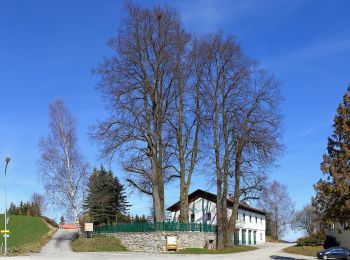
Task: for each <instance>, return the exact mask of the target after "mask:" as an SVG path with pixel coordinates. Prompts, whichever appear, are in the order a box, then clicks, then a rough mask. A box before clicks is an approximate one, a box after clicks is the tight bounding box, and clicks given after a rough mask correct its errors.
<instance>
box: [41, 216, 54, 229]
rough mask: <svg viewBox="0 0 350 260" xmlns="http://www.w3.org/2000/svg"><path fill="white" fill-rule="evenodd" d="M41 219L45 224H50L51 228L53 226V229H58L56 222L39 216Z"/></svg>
mask: <svg viewBox="0 0 350 260" xmlns="http://www.w3.org/2000/svg"><path fill="white" fill-rule="evenodd" d="M41 217H42V219H43V220H45V221H46V223H48V224H50V225H51V226H53V227H55V228H58V225H57V223H56V221H54V220H53V219H51V218H48V217H45V216H41Z"/></svg>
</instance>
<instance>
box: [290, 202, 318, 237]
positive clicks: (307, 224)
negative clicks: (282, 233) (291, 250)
mask: <svg viewBox="0 0 350 260" xmlns="http://www.w3.org/2000/svg"><path fill="white" fill-rule="evenodd" d="M315 210H316V209H315V208H314V207H313V206H312V205H311V204H307V205H305V206H304V207H303V208H302V209H301V210H298V211H297V212H296V213H295V216H294V218H293V220H292V223H291V228H292V229H294V230H301V231H304V232H305V233H306V235H308V236H310V235H312V234H313V233H314V232H315V231H316V228H317V223H318V222H317V221H318V217H317V215H316V213H315Z"/></svg>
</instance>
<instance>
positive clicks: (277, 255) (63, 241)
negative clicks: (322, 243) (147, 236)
mask: <svg viewBox="0 0 350 260" xmlns="http://www.w3.org/2000/svg"><path fill="white" fill-rule="evenodd" d="M76 235H77V233H76V231H71V230H58V231H57V232H56V234H55V236H54V237H53V239H52V240H51V241H50V242H49V243H48V244H47V245H46V246H44V247H43V249H42V250H41V252H40V253H39V254H32V255H29V256H16V257H11V259H13V260H17V259H18V260H20V259H21V260H24V259H27V260H43V259H62V260H71V259H74V260H96V259H102V260H109V259H110V260H112V259H113V260H115V259H118V260H119V259H122V260H129V259H130V260H131V259H143V260H159V259H167V260H180V259H181V260H182V259H189V260H192V259H193V260H194V259H196V260H197V259H198V258H199V257H200V258H201V259H220V260H226V259H231V260H232V259H240V260H309V259H315V257H307V256H296V255H292V254H287V253H284V252H282V251H281V250H282V249H283V248H285V247H288V246H291V244H284V243H266V244H264V245H261V246H259V249H257V250H254V251H250V252H242V253H236V254H224V255H180V254H152V253H135V252H123V253H118V252H116V253H74V252H72V250H71V247H70V243H71V241H72V239H74V237H75V236H76Z"/></svg>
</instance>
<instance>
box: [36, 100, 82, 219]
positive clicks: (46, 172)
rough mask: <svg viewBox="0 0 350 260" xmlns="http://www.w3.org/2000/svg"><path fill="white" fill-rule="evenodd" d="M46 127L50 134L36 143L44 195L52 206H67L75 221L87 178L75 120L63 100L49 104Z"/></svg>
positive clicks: (65, 207)
mask: <svg viewBox="0 0 350 260" xmlns="http://www.w3.org/2000/svg"><path fill="white" fill-rule="evenodd" d="M49 128H50V134H49V135H48V136H46V137H44V138H42V139H41V140H40V142H39V147H40V154H41V158H40V160H39V164H40V169H41V173H42V175H41V177H42V181H43V184H44V188H45V194H47V199H48V200H49V201H50V202H51V203H52V204H53V205H55V206H57V207H60V208H64V209H66V210H67V212H68V213H69V216H71V217H72V218H74V221H75V220H76V219H77V217H78V213H79V210H80V208H81V201H82V194H83V190H84V186H85V184H86V180H87V164H86V163H85V162H84V160H83V158H82V155H81V154H80V152H79V149H78V142H77V137H76V120H75V119H74V118H73V116H72V115H71V113H70V111H69V110H68V108H67V107H66V106H65V105H64V103H63V101H62V100H56V101H54V102H52V103H51V104H50V106H49ZM72 220H73V219H72Z"/></svg>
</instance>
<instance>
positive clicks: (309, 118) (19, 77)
mask: <svg viewBox="0 0 350 260" xmlns="http://www.w3.org/2000/svg"><path fill="white" fill-rule="evenodd" d="M134 2H135V3H138V4H141V5H143V6H145V3H147V6H153V5H155V4H159V3H161V4H162V3H168V4H173V5H174V6H175V7H176V8H177V9H178V10H179V12H180V15H181V17H182V19H183V23H184V25H185V27H186V28H187V30H189V31H191V32H195V33H207V32H215V31H218V30H220V31H222V32H223V33H224V34H225V35H229V34H233V35H235V36H236V39H237V41H238V42H239V43H241V45H242V47H243V49H244V51H245V52H246V53H247V54H248V55H249V56H250V57H252V58H254V59H256V60H258V61H259V62H260V63H261V64H262V66H263V67H265V68H266V69H268V70H269V71H270V72H272V73H274V74H275V75H276V77H277V78H278V79H280V81H281V82H282V92H283V95H284V97H285V102H284V103H283V107H282V108H283V113H284V116H285V120H284V133H285V134H284V136H285V138H284V141H285V144H286V146H287V152H286V154H285V155H284V156H283V157H281V158H280V159H279V160H278V164H279V167H277V168H275V169H273V170H272V172H271V179H276V180H278V181H280V182H282V183H284V184H286V185H287V186H288V189H289V192H290V194H291V196H292V198H293V200H294V201H295V205H296V207H297V208H301V207H302V206H303V205H304V204H305V203H307V202H309V201H310V197H311V196H312V195H313V193H314V192H313V188H312V185H313V184H314V183H315V182H316V181H317V180H318V179H319V178H320V177H321V173H320V170H319V165H320V162H321V159H322V154H323V153H324V152H325V148H326V142H327V136H328V135H329V134H330V133H331V125H332V120H333V116H334V114H335V111H336V108H337V105H338V103H339V102H341V97H342V95H343V93H344V92H345V89H346V87H347V85H348V83H350V65H349V60H350V18H349V13H348V11H349V10H350V2H349V1H347V0H344V1H341V0H338V1H332V0H328V1H327V0H325V1H312V0H309V1H304V0H293V1H290V0H265V1H261V0H241V1H233V0H232V1H218V0H202V1H186V0H182V1H176V2H175V1H134ZM123 6H124V3H123V1H117V0H114V1H108V0H104V1H97V0H94V1H93V0H75V1H70V0H59V1H58V0H56V1H46V0H41V1H39V0H32V1H24V0H21V1H20V0H2V1H1V2H0V39H1V40H0V96H1V102H0V111H1V116H0V158H1V162H2V161H3V159H2V158H5V156H7V155H10V156H11V157H12V162H11V165H10V167H9V186H10V187H11V189H10V191H9V200H10V201H16V202H18V201H20V200H28V199H29V198H30V195H31V194H32V193H33V192H34V191H39V192H41V191H42V185H41V183H40V180H39V178H38V167H37V160H38V158H39V153H38V140H39V138H40V137H41V136H43V135H45V134H47V132H48V128H47V123H48V115H47V107H48V104H49V103H50V102H51V101H52V100H53V99H54V98H57V97H60V98H63V99H64V101H65V102H66V104H67V105H68V106H69V108H70V109H71V111H72V112H73V114H74V115H75V116H76V117H77V118H78V120H79V126H78V134H79V143H80V147H81V150H82V151H83V153H84V155H85V157H86V158H87V160H88V161H89V162H90V164H91V165H92V166H95V165H96V166H99V165H100V161H98V160H97V155H98V148H97V147H96V146H94V145H93V144H91V142H90V141H89V140H88V137H87V132H88V127H89V125H91V124H92V123H94V122H95V121H96V119H98V118H99V119H103V118H104V117H105V116H106V112H105V111H104V107H103V103H102V100H101V98H100V96H99V94H98V92H96V90H95V85H96V82H97V80H98V79H97V78H96V77H95V76H94V75H92V74H91V70H92V69H93V68H94V67H95V66H96V65H97V64H98V63H99V62H101V60H102V57H103V56H109V55H111V51H110V50H109V49H108V47H107V46H106V41H107V40H108V38H109V37H111V36H113V35H115V33H116V31H117V29H118V26H119V22H120V19H121V17H122V15H123ZM1 165H3V164H2V163H1V164H0V168H2V167H1ZM112 168H113V169H114V171H115V174H117V175H118V176H120V177H121V178H123V175H122V173H121V172H120V170H118V167H117V166H116V165H112ZM206 187H207V186H206V184H205V183H204V182H203V181H201V180H200V177H199V178H197V179H195V180H194V185H193V188H192V189H195V188H206ZM0 195H1V193H0ZM166 195H167V200H166V204H167V205H169V204H171V203H173V202H175V201H176V200H177V197H178V195H177V192H176V184H174V185H172V186H170V187H169V188H168V189H167V194H166ZM0 199H2V196H1V197H0ZM130 200H131V203H132V204H133V207H132V209H131V212H132V213H143V212H145V211H146V213H148V212H149V210H148V207H149V203H150V202H149V200H148V199H147V198H145V197H143V198H142V199H141V200H140V199H139V196H138V195H137V194H131V195H130ZM0 205H2V203H0ZM0 208H1V207H0ZM289 236H290V237H292V236H293V235H289Z"/></svg>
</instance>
